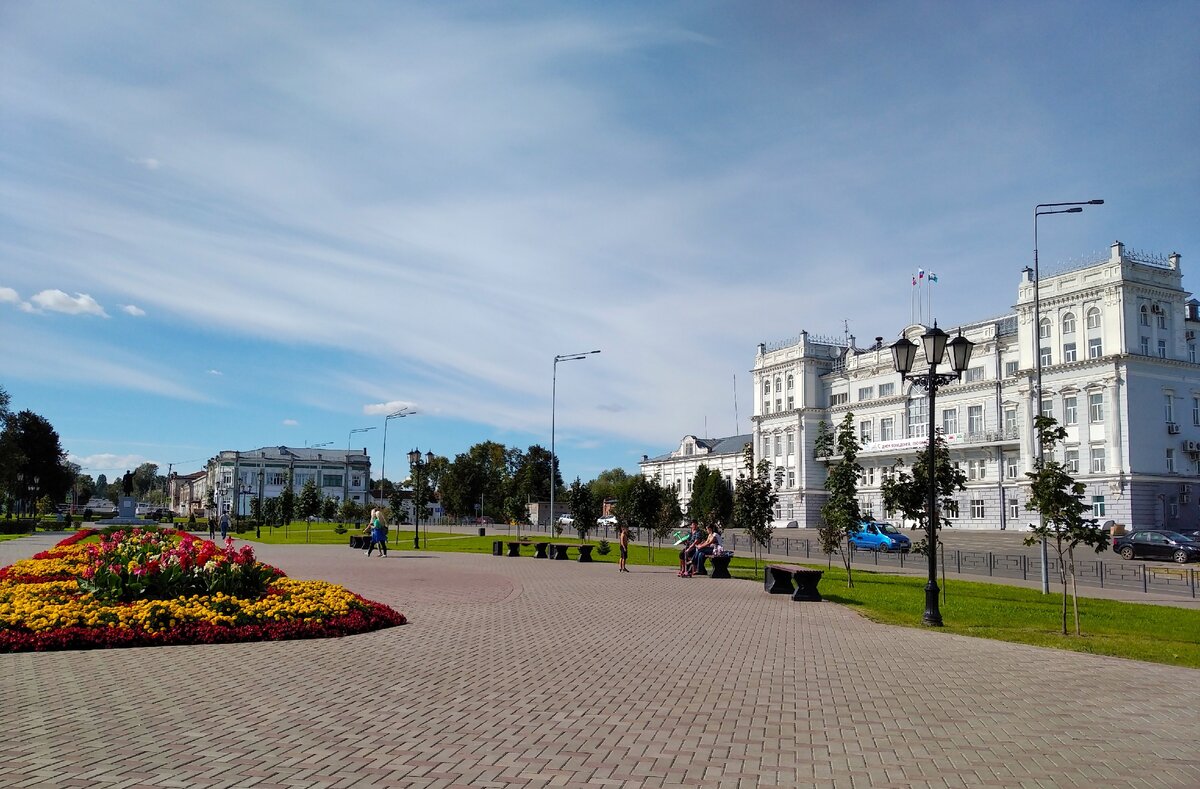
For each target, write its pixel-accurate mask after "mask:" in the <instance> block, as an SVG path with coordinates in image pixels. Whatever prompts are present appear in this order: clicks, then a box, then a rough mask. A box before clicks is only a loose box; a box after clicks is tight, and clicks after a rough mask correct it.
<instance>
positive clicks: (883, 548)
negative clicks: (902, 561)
mask: <svg viewBox="0 0 1200 789" xmlns="http://www.w3.org/2000/svg"><path fill="white" fill-rule="evenodd" d="M889 550H891V548H890V546H888V544H887V543H884V542H881V543H879V552H880V553H887V552H888V551H889Z"/></svg>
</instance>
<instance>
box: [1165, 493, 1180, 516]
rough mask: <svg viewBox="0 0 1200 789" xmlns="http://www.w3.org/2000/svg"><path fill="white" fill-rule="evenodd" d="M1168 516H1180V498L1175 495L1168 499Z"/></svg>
mask: <svg viewBox="0 0 1200 789" xmlns="http://www.w3.org/2000/svg"><path fill="white" fill-rule="evenodd" d="M1167 517H1169V518H1178V517H1179V499H1178V498H1176V497H1175V496H1172V497H1171V498H1169V499H1167Z"/></svg>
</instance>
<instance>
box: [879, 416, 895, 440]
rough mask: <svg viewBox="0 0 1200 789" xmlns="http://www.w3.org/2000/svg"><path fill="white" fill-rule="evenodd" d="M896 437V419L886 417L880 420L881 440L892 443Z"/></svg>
mask: <svg viewBox="0 0 1200 789" xmlns="http://www.w3.org/2000/svg"><path fill="white" fill-rule="evenodd" d="M895 437H896V417H894V416H885V417H884V418H883V419H880V420H879V440H880V441H891V440H893V439H894V438H895Z"/></svg>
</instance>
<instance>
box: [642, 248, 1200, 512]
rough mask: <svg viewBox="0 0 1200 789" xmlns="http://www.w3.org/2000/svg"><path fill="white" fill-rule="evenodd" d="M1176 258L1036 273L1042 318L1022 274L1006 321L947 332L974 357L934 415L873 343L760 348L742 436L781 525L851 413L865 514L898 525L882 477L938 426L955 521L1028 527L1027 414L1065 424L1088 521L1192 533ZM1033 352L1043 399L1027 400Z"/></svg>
mask: <svg viewBox="0 0 1200 789" xmlns="http://www.w3.org/2000/svg"><path fill="white" fill-rule="evenodd" d="M1180 261H1181V258H1180V256H1179V255H1178V254H1172V255H1169V256H1153V255H1144V254H1138V253H1134V252H1131V251H1128V250H1126V249H1125V247H1124V245H1123V244H1121V243H1120V242H1117V243H1114V244H1113V245H1112V247H1111V249H1110V251H1109V255H1108V257H1106V258H1103V259H1100V260H1094V261H1091V262H1088V263H1086V264H1083V265H1079V266H1075V267H1073V268H1070V269H1068V270H1064V271H1061V272H1058V273H1053V274H1049V275H1045V274H1043V276H1042V277H1041V283H1040V299H1039V301H1040V310H1039V315H1038V316H1036V319H1035V315H1034V293H1033V292H1034V283H1033V275H1032V271H1029V270H1027V271H1026V272H1025V274H1024V276H1023V278H1022V280H1021V282H1020V284H1019V287H1018V292H1017V302H1016V305H1015V307H1014V309H1013V311H1012V312H1010V313H1008V314H1006V315H1002V316H1000V317H996V318H989V319H986V320H980V321H976V322H974V323H970V324H966V325H963V326H961V327H949V326H946V327H942V328H943V329H945V330H947V331H948V332H949V333H950V334H954V333H956V331H958V330H961V332H962V333H963V335H964V336H966V337H967V339H969V340H971V341H972V342H974V343H975V347H974V351H973V354H972V356H971V361H970V365H969V369H968V370H967V371H966V373H965V374H964V375H963V377H962V380H960V381H958V382H955V383H951V384H948V385H946V386H944V387H942V388H940V389H939V390H938V397H937V404H936V413H935V414H932V415H930V414H928V413H927V410H928V406H927V403H928V400H927V396H926V392H925V390H924V389H922V388H920V387H915V386H914V385H912V384H911V383H909V382H906V381H902V380H901V378H900V375H899V374H898V373H897V372H896V371H895V368H894V366H893V361H892V354H891V349H890V342H885V341H884V338H883V337H877V338H876V339H875V342H874V343H872V344H871V345H870V346H869V347H867V348H858V347H857V346H856V343H855V341H854V338H853V337H847V338H845V339H844V340H840V339H838V338H832V337H818V336H815V335H810V334H808V333H807V332H802V333H801V334H800V336H799V337H796V338H794V339H791V340H788V341H786V342H782V343H777V344H774V345H767V344H761V345H759V346H758V352H757V354H756V355H755V360H754V368H753V371H752V372H753V381H754V391H755V403H754V417H753V422H754V433H753V435H752V441H753V445H754V450H755V456H756V459H757V458H767V459H769V460H770V461H771V463H772V464H773V466H774V467H775V478H776V479H777V480H781V481H782V484H781V485H780V488H779V491H778V493H779V504H778V506H777V510H776V519H777V521H779V522H786V521H789V520H793V519H795V520H798V521H799V522H800V525H801V526H804V525H809V524H813V525H815V524H816V523H817V522H819V519H820V508H821V505H822V504H824V502H825V490H824V483H825V477H826V471H827V467H828V463H829V462H830V461H829V459H828V458H817V457H814V453H813V442H814V440H815V439H816V437H817V435H818V433H819V431H820V430H822V429H827V430H833V429H834V428H836V426H837V425H839V424H840V423H841V422H842V420H843V419H844V418H845V417H846V415H847V414H852V415H853V416H852V420H853V423H854V429H855V432H856V435H857V436H858V439H859V442H860V444H861V446H862V449H861V452H860V454H859V458H858V460H859V463H860V465H862V466H863V469H864V471H863V475H862V477H861V479H860V484H859V494H860V503H861V505H862V507H863V511H864V512H865V513H869V514H871V515H872V516H873V517H876V518H880V519H883V518H891V517H895V513H888V512H885V511H884V509H883V504H882V495H881V492H880V487H881V484H882V481H883V479H884V478H885V476H886V475H888V474H890V473H892V469H893V467H894V466H895V465H896V464H897V463H902V464H904V465H906V466H909V465H911V464H912V461H913V458H914V457H915V455H916V453H917V452H918V451H920V450H921V449H922V448H924V447H925V446H927V443H928V435H929V433H928V430H929V429H930V424H931V422H932V425H933V427H934V428H935V429H940V430H941V431H942V432H943V433H944V435H945V437H946V441H947V444H948V445H949V448H950V452H951V457H952V460H953V461H954V462H955V463H957V464H958V465H959V467H960V468H962V470H963V471H964V472H965V474H966V476H967V480H968V481H967V489H966V490H965V491H962V492H960V493H959V494H958V495H957V497H956V502H955V505H956V506H955V508H953V509H952V511H951V518H952V520H953V521H954V525H955V526H956V527H960V528H980V529H985V528H986V529H996V528H1026V526H1027V524H1028V523H1030V522H1031V521H1032V519H1033V518H1032V516H1033V513H1031V512H1030V511H1028V510H1026V509H1025V503H1026V501H1027V499H1028V481H1027V480H1026V478H1025V476H1024V475H1025V473H1027V472H1029V471H1032V470H1033V459H1034V457H1035V451H1036V444H1035V441H1034V434H1033V417H1034V415H1035V414H1036V413H1038V412H1040V413H1043V414H1045V415H1047V416H1052V417H1054V418H1055V419H1056V420H1058V422H1059V424H1060V425H1062V426H1063V427H1064V428H1065V429H1066V431H1067V438H1066V440H1065V442H1063V443H1062V444H1061V445H1059V446H1058V447H1057V448H1056V450H1055V451H1056V452H1057V459H1058V460H1060V461H1062V462H1064V463H1065V464H1066V465H1067V467H1068V468H1069V469H1070V470H1071V472H1072V474H1074V475H1075V477H1076V479H1077V480H1079V481H1080V482H1083V483H1084V484H1085V485H1086V488H1087V492H1086V494H1085V500H1086V501H1087V502H1088V503H1089V504H1090V505H1091V507H1092V513H1093V515H1094V516H1095V517H1097V518H1099V519H1100V520H1101V521H1106V520H1114V521H1116V522H1118V523H1124V524H1127V525H1129V526H1138V527H1147V528H1148V527H1164V528H1182V527H1184V526H1194V525H1195V524H1196V523H1197V521H1198V520H1200V505H1198V503H1197V501H1196V499H1195V496H1196V495H1200V467H1198V459H1200V364H1197V351H1196V344H1197V334H1196V333H1197V330H1200V317H1198V315H1197V306H1198V303H1197V301H1196V300H1194V299H1191V298H1190V296H1191V294H1189V293H1188V292H1186V291H1184V289H1183V284H1182V272H1181V270H1180ZM925 331H926V327H924V326H920V325H914V326H908V327H906V328H905V329H904V330H903V331H902V332H901V333H902V334H903V336H905V337H907V338H908V339H910V340H913V341H914V342H918V343H919V342H920V335H921V334H923V333H924V332H925ZM1035 354H1038V355H1040V357H1041V362H1042V397H1041V402H1034V399H1035V397H1036V395H1035V386H1034V370H1035ZM917 361H918V364H921V363H923V354H920V353H919V354H918V360H917ZM914 372H915V373H919V372H922V371H921V370H919V369H917V370H914ZM822 423H824V426H822ZM686 440H687V439H685V441H686ZM674 454H675V453H672V455H674ZM655 460H656V461H657V460H659V459H655ZM645 469H646V467H645V463H644V464H643V473H645ZM664 479H665V474H664Z"/></svg>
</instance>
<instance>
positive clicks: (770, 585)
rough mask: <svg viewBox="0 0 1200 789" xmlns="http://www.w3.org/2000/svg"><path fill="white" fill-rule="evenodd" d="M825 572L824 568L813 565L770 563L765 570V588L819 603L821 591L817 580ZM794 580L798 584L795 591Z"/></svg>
mask: <svg viewBox="0 0 1200 789" xmlns="http://www.w3.org/2000/svg"><path fill="white" fill-rule="evenodd" d="M824 574H825V571H824V570H814V569H812V568H811V567H794V566H792V565H787V564H768V565H767V566H766V568H765V570H764V572H763V588H765V589H766V590H767V591H768V592H769V593H771V594H790V595H791V596H792V599H793V600H796V601H802V602H813V603H819V602H821V593H820V592H819V591H817V582H818V581H820V580H821V576H823V575H824ZM793 581H794V582H795V584H796V586H795V591H793V589H792V582H793Z"/></svg>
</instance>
